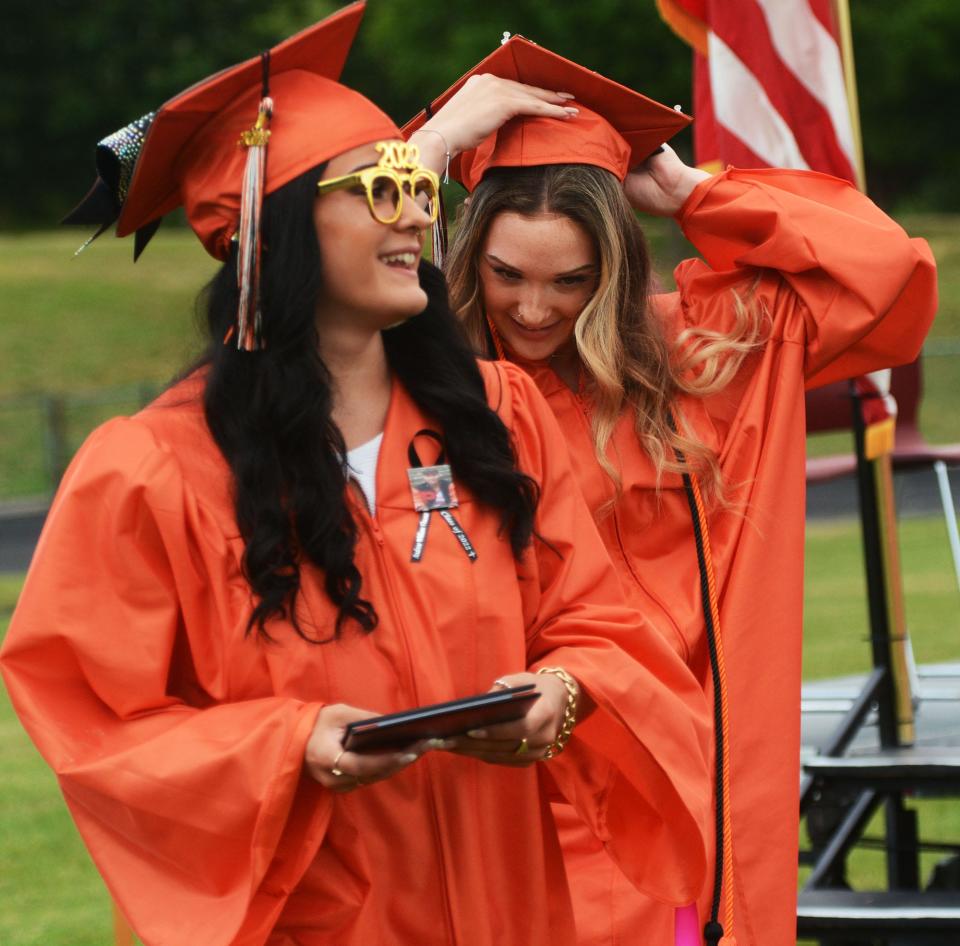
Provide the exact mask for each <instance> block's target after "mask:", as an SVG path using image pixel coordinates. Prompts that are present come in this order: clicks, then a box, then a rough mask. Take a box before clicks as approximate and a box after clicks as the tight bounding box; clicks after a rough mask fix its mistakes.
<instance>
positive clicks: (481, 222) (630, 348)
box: [445, 164, 764, 504]
mask: <svg viewBox="0 0 960 946" xmlns="http://www.w3.org/2000/svg"><path fill="white" fill-rule="evenodd" d="M503 212H510V213H517V214H521V215H523V216H531V217H532V216H536V215H538V214H540V213H552V214H563V215H564V216H566V217H569V218H570V219H571V220H573V221H575V222H576V223H578V224H579V225H580V226H581V227H583V229H584V230H585V231H586V233H587V234H588V235H589V236H590V238H591V240H592V241H593V245H594V246H595V247H596V249H597V255H598V258H599V263H600V272H599V276H598V280H597V286H596V289H595V291H594V293H593V295H592V296H591V297H590V299H589V301H588V302H587V304H586V305H585V306H584V308H583V311H582V312H581V313H580V316H579V318H578V319H577V323H576V327H575V329H574V335H575V338H576V344H577V349H578V351H579V355H580V359H581V361H582V363H583V365H584V367H585V368H586V372H587V375H588V382H587V384H588V394H589V396H590V399H591V402H592V404H593V418H592V423H593V439H594V449H595V452H596V456H597V461H598V462H599V463H600V465H601V467H602V468H603V469H604V470H605V471H606V472H607V474H608V475H609V476H610V477H611V479H612V480H613V481H614V483H615V484H616V486H617V489H618V490H619V487H620V482H621V481H620V474H619V471H618V470H617V468H616V466H615V465H614V464H613V463H612V462H611V460H610V458H609V457H608V455H607V447H608V446H609V443H610V437H611V435H612V434H613V430H614V427H615V425H616V423H617V420H618V419H619V417H620V415H621V414H622V412H623V410H624V409H625V407H627V406H628V405H629V407H630V409H631V410H632V411H633V414H634V426H635V429H636V432H637V436H638V437H639V438H640V442H641V444H642V446H643V448H644V450H645V451H646V452H647V454H648V455H649V456H650V458H651V460H652V461H653V464H654V466H655V468H656V471H657V476H658V480H659V478H660V477H661V476H662V475H663V473H664V472H666V471H671V472H678V473H679V472H684V471H690V472H693V473H695V474H696V475H697V476H698V477H699V479H700V482H701V485H702V488H703V491H704V493H705V494H707V495H709V496H711V497H712V498H713V499H715V500H717V501H719V502H720V503H721V504H723V503H725V499H724V489H723V483H722V481H721V476H720V466H719V463H718V458H717V456H716V454H715V453H714V451H713V450H712V449H711V448H709V447H708V446H707V445H706V444H705V443H703V441H701V440H700V439H699V438H698V437H697V436H696V434H695V433H694V432H693V431H692V429H691V428H690V427H689V425H687V424H685V423H684V420H683V418H682V417H679V416H677V415H676V412H675V411H674V410H673V409H672V405H673V404H674V403H675V401H676V399H677V397H678V395H680V394H689V395H693V396H695V397H707V396H709V395H712V394H714V393H716V392H717V391H720V390H721V389H722V388H724V387H725V386H726V385H727V384H728V383H729V382H730V380H731V379H732V378H733V376H734V375H735V374H736V372H737V370H738V369H739V368H740V366H741V364H742V363H743V360H744V358H745V357H746V356H747V354H748V353H749V352H751V351H752V350H754V349H755V348H756V347H757V346H758V345H759V344H760V341H761V338H762V334H763V318H764V316H763V312H762V309H761V307H760V306H759V305H758V304H757V303H756V300H755V299H754V298H753V288H754V285H755V284H749V285H746V286H745V287H744V289H743V291H742V292H740V293H737V292H735V293H734V294H733V299H732V303H733V310H734V313H735V322H734V325H733V327H732V329H731V330H730V331H729V332H717V331H711V330H708V329H702V328H696V327H694V328H689V329H685V330H684V331H683V332H681V333H680V334H679V335H678V336H677V337H676V338H673V339H668V338H667V336H666V334H665V331H664V326H663V325H661V324H660V321H659V320H658V319H657V318H656V317H654V315H653V312H652V308H651V302H650V292H651V272H650V254H649V252H648V250H647V244H646V240H645V238H644V235H643V230H642V228H641V226H640V223H639V221H638V220H637V217H636V215H635V214H634V212H633V210H632V209H631V207H630V205H629V203H628V202H627V199H626V196H625V195H624V192H623V188H622V186H621V184H620V182H619V181H618V180H617V178H616V177H615V176H614V175H613V174H611V173H610V172H609V171H605V170H603V169H602V168H598V167H593V166H591V165H583V164H559V165H544V166H541V167H531V168H494V169H491V170H490V171H488V172H487V174H486V175H485V176H484V178H483V180H482V181H481V182H480V184H479V185H478V186H477V188H476V190H475V191H474V193H473V194H472V196H471V199H470V201H469V204H468V205H466V206H464V207H462V208H461V210H460V214H459V216H458V220H457V230H456V234H455V236H454V239H453V242H452V244H451V247H450V252H449V254H448V256H447V260H446V265H445V269H446V275H447V281H448V285H449V289H450V301H451V303H452V306H453V310H454V311H455V312H456V313H457V314H458V316H459V318H460V319H461V321H462V323H463V325H464V328H465V329H466V331H467V334H468V335H469V337H470V339H471V341H472V343H473V345H474V346H475V348H476V350H477V351H478V352H479V353H480V354H481V355H485V356H487V357H495V351H494V350H493V344H492V343H493V340H492V338H491V335H490V331H489V329H488V327H487V320H486V314H485V312H484V308H483V294H482V290H481V282H480V274H479V267H478V261H479V260H480V257H481V254H482V251H483V247H484V243H485V241H486V235H487V232H488V230H489V228H490V225H491V223H492V222H493V220H494V218H495V217H496V216H497V215H498V214H500V213H503ZM678 451H679V453H680V454H681V455H682V457H683V458H684V459H683V461H681V460H680V459H679V458H678Z"/></svg>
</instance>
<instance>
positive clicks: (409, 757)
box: [400, 752, 420, 765]
mask: <svg viewBox="0 0 960 946" xmlns="http://www.w3.org/2000/svg"><path fill="white" fill-rule="evenodd" d="M419 758H420V756H418V755H417V754H416V752H405V753H404V754H403V755H402V756H400V764H401V765H410V763H411V762H416V761H417V759H419Z"/></svg>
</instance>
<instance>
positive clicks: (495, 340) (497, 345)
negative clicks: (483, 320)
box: [487, 315, 507, 361]
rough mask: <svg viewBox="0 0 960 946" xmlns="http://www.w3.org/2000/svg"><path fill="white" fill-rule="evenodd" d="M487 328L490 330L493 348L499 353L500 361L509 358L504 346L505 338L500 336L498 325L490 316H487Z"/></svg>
mask: <svg viewBox="0 0 960 946" xmlns="http://www.w3.org/2000/svg"><path fill="white" fill-rule="evenodd" d="M487 329H488V330H489V332H490V341H491V343H492V344H493V350H494V351H495V352H496V353H497V358H499V359H500V361H506V360H507V353H506V351H505V350H504V347H503V339H501V338H500V333H499V332H498V331H497V327H496V325H494V324H493V319H491V318H490V316H489V315H488V316H487Z"/></svg>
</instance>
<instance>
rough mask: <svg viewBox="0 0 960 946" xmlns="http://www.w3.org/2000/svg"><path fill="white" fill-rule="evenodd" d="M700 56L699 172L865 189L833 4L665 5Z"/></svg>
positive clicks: (711, 1) (790, 0)
mask: <svg viewBox="0 0 960 946" xmlns="http://www.w3.org/2000/svg"><path fill="white" fill-rule="evenodd" d="M657 3H658V6H659V8H660V12H661V14H662V15H663V17H664V19H665V20H666V21H667V22H668V23H669V24H670V25H671V26H672V27H673V28H674V29H675V30H676V31H677V32H678V33H679V34H680V35H681V36H682V37H683V38H684V39H686V40H687V41H688V42H690V44H691V45H692V46H693V47H694V49H695V64H694V95H695V102H694V117H695V118H696V124H695V125H694V145H695V148H696V158H697V162H698V163H699V164H701V165H710V164H713V163H717V164H720V165H724V164H735V165H738V166H740V167H763V166H771V167H794V168H810V169H813V170H817V171H825V172H827V173H829V174H835V175H836V176H838V177H843V178H846V179H847V180H849V181H856V179H857V171H856V168H857V164H858V157H857V145H856V141H855V133H854V128H853V123H852V121H851V112H850V108H849V106H848V99H847V88H846V84H845V78H844V69H843V61H842V56H841V43H840V31H839V28H838V26H837V21H836V18H835V16H834V13H833V9H832V5H831V0H657Z"/></svg>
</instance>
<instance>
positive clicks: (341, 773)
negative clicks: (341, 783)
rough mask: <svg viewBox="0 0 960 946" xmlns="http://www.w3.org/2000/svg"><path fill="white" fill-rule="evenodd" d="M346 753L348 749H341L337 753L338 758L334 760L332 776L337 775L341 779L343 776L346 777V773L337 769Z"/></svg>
mask: <svg viewBox="0 0 960 946" xmlns="http://www.w3.org/2000/svg"><path fill="white" fill-rule="evenodd" d="M346 751H347V750H346V749H341V750H340V751H339V752H338V753H337V757H336V758H335V759H334V760H333V765H332V766H330V774H331V775H336V776H338V777H339V776H341V775H345V774H346V773H345V772H341V771H340V769H338V768H337V765H338V764H339V762H340V759H341V757H342V756H343V754H344V752H346Z"/></svg>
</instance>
